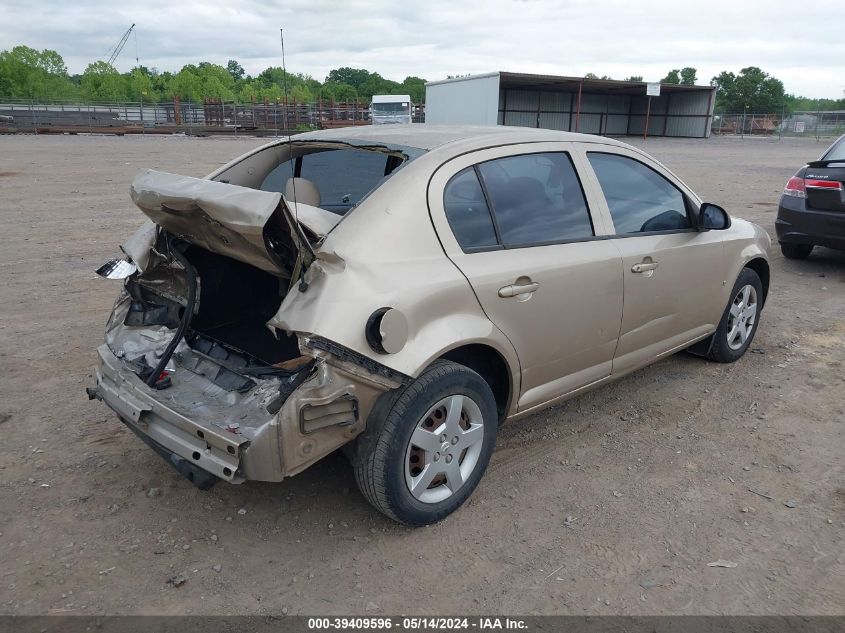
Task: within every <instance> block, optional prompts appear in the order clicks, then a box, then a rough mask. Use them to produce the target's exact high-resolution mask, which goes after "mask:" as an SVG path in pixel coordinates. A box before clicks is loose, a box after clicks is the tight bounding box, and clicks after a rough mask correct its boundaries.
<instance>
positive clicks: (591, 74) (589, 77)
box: [584, 73, 599, 79]
mask: <svg viewBox="0 0 845 633" xmlns="http://www.w3.org/2000/svg"><path fill="white" fill-rule="evenodd" d="M598 78H599V76H598V75H597V74H596V73H587V74H586V75H584V79H598Z"/></svg>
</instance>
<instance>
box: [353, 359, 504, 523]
mask: <svg viewBox="0 0 845 633" xmlns="http://www.w3.org/2000/svg"><path fill="white" fill-rule="evenodd" d="M373 423H374V424H380V425H381V427H382V428H381V431H380V432H379V434H378V438H377V439H376V440H375V441H374V442H373V443H372V444H371V445H370V446H369V448H367V449H366V451H365V453H364V455H362V456H361V459H360V460H359V461H358V463H357V464H356V465H355V479H356V481H357V482H358V487H359V488H360V489H361V492H362V493H363V494H364V496H365V497H366V498H367V500H368V501H369V502H370V503H371V504H373V506H375V507H376V508H377V509H378V510H380V511H381V512H383V513H384V514H386V515H387V516H389V517H391V518H393V519H395V520H397V521H400V522H402V523H408V524H410V525H427V524H429V523H434V522H435V521H439V520H440V519H442V518H444V517H445V516H447V515H449V514H451V513H452V512H454V511H455V510H457V509H458V508H459V507H460V506H461V504H463V502H464V501H466V500H467V498H468V497H469V496H470V495H471V494H472V492H473V490H474V489H475V487H476V486H477V485H478V482H479V481H480V479H481V477H482V475H483V474H484V471H485V469H486V468H487V463H488V462H489V461H490V455H491V454H492V453H493V447H494V445H495V442H496V427H497V425H498V416H497V413H496V401H495V399H494V397H493V392H492V391H491V390H490V386H489V385H488V384H487V382H485V380H484V379H483V378H482V377H481V376H479V375H478V374H477V373H476V372H474V371H472V370H471V369H468V368H467V367H464V366H463V365H458V364H457V363H453V362H451V361H445V360H440V361H437V362H435V363H434V364H432V366H431V367H429V368H428V369H427V370H426V371H425V372H423V373H422V375H420V377H419V378H418V379H417V380H415V381H414V382H413V383H412V384H411V385H410V386H409V387H407V388H406V389H405V391H404V392H403V393H402V394H401V395H400V396H399V397H398V398H397V399H396V401H395V402H394V404H393V406H392V407H391V408H390V410H389V411H387V413H386V415H385V417H384V420H383V421H381V420H374V421H373Z"/></svg>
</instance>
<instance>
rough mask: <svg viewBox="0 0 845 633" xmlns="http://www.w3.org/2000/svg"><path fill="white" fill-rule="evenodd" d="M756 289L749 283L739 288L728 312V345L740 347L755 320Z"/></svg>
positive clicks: (749, 334)
mask: <svg viewBox="0 0 845 633" xmlns="http://www.w3.org/2000/svg"><path fill="white" fill-rule="evenodd" d="M757 309H758V305H757V290H756V288H754V286H752V285H751V284H747V285H745V286H743V287H742V288H740V289H739V292H738V293H737V294H736V296H735V297H734V300H733V302H732V303H731V307H730V311H729V312H728V335H727V338H728V347H730V348H731V349H732V350H738V349H741V348H742V346H743V345H745V342H746V341H747V340H748V337H749V336H751V333H752V332H753V331H754V324H755V323H756V321H757Z"/></svg>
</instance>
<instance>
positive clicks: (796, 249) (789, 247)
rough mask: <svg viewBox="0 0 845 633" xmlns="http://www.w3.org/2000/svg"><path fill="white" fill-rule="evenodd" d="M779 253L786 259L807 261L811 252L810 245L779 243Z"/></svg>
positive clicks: (811, 246) (811, 247)
mask: <svg viewBox="0 0 845 633" xmlns="http://www.w3.org/2000/svg"><path fill="white" fill-rule="evenodd" d="M780 252H781V253H783V256H784V257H786V258H787V259H807V258H808V257H809V256H810V253H812V252H813V245H812V244H789V243H786V242H781V244H780Z"/></svg>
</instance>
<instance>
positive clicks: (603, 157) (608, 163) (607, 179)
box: [587, 152, 690, 235]
mask: <svg viewBox="0 0 845 633" xmlns="http://www.w3.org/2000/svg"><path fill="white" fill-rule="evenodd" d="M587 157H588V158H589V160H590V164H591V165H592V166H593V171H595V172H596V177H597V178H598V180H599V184H600V185H601V188H602V191H603V192H604V198H605V200H606V201H607V206H608V208H609V209H610V215H611V217H612V218H613V225H614V227H615V228H616V233H617V234H620V235H621V234H627V233H647V232H651V231H677V230H682V229H688V228H690V221H689V218H688V216H687V208H686V203H685V201H684V195H683V194H682V193H681V192H680V190H678V188H677V187H675V186H674V185H673V184H672V183H670V182H669V181H668V180H666V178H664V177H663V176H661V175H660V174H658V173H657V172H656V171H654V170H653V169H651V168H650V167H646V166H645V165H643V164H642V163H641V162H639V161H636V160H634V159H632V158H628V157H627V156H620V155H618V154H602V153H598V152H588V153H587Z"/></svg>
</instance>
